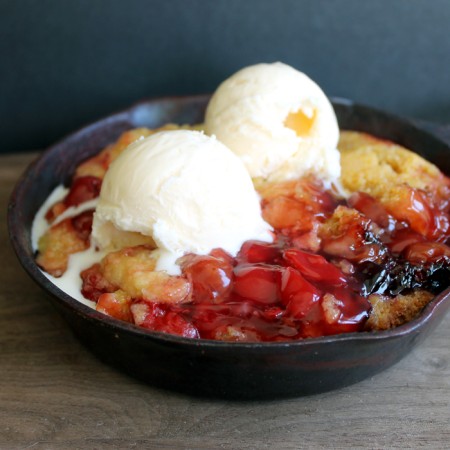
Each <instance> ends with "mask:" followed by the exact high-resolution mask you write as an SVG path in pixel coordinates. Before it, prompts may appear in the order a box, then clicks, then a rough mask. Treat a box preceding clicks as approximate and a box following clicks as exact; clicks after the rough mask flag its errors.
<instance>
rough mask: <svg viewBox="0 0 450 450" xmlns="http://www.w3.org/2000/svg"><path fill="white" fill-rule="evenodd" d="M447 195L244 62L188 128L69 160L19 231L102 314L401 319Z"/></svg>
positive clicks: (302, 325)
mask: <svg viewBox="0 0 450 450" xmlns="http://www.w3.org/2000/svg"><path fill="white" fill-rule="evenodd" d="M199 130H204V133H203V132H201V131H199ZM338 141H339V143H338ZM449 198H450V180H449V179H448V178H447V177H446V176H445V175H443V174H442V173H441V172H440V171H439V169H438V168H437V167H435V166H434V165H433V164H431V163H429V162H427V161H426V160H424V159H423V158H422V157H420V156H419V155H417V154H415V153H413V152H411V151H409V150H407V149H405V148H403V147H401V146H399V145H396V144H394V143H392V142H389V141H385V140H381V139H378V138H376V137H374V136H370V135H368V134H364V133H360V132H354V131H341V132H340V130H339V126H338V122H337V118H336V116H335V114H334V110H333V107H332V105H331V103H330V102H329V100H328V98H327V97H326V96H325V94H324V93H323V92H322V90H321V89H320V88H319V87H318V86H317V85H316V84H315V83H314V82H313V81H312V80H311V79H309V78H308V77H307V76H306V75H304V74H302V73H301V72H298V71H297V70H295V69H293V68H292V67H289V66H286V65H285V64H281V63H274V64H258V65H255V66H250V67H247V68H244V69H242V70H241V71H239V72H237V73H236V74H234V75H233V76H231V77H230V78H229V79H227V80H225V81H224V82H223V83H222V84H221V85H220V86H219V88H218V89H217V90H216V92H215V93H214V94H213V96H212V98H211V100H210V102H209V104H208V106H207V109H206V113H205V123H204V125H198V126H184V127H180V126H177V125H166V126H164V127H163V128H161V129H157V130H149V129H146V128H139V129H134V130H130V131H127V132H126V133H124V134H123V135H122V136H120V137H119V139H118V140H117V141H116V142H114V143H111V145H109V146H108V147H107V148H105V149H104V150H103V151H101V152H100V153H99V154H98V155H97V156H94V157H92V158H91V159H89V160H87V161H85V162H83V163H82V164H80V165H79V167H78V168H77V169H76V172H75V174H74V177H73V179H72V182H71V184H70V186H69V188H68V189H64V188H62V187H59V188H57V190H56V191H55V192H54V193H53V194H52V195H51V196H50V198H49V199H48V200H47V202H46V203H45V204H44V205H43V206H42V208H41V210H40V211H39V213H38V215H37V217H36V220H35V224H34V228H33V242H34V247H35V248H36V250H37V263H38V265H39V266H40V267H41V268H42V269H43V270H44V271H45V272H46V273H47V274H48V276H49V277H50V278H51V280H52V281H53V282H54V283H55V284H57V285H58V286H60V287H61V288H62V289H63V290H65V291H66V292H67V293H69V294H70V295H72V296H73V297H75V298H77V299H79V300H80V301H82V302H84V303H88V304H90V305H91V306H93V307H95V308H96V309H97V310H98V311H101V312H103V313H105V314H108V315H110V316H113V317H115V318H117V319H120V320H124V321H127V322H131V323H134V324H136V325H138V326H140V327H143V328H146V329H148V330H153V331H161V332H165V333H171V334H175V335H180V336H184V337H190V338H203V339H215V340H222V341H243V342H254V341H289V340H298V339H303V338H311V337H318V336H326V335H333V334H340V333H348V332H362V331H371V330H384V329H389V328H392V327H395V326H399V325H401V324H403V323H405V322H408V321H410V320H412V319H414V318H415V317H417V316H418V315H419V314H420V312H421V311H422V310H423V308H424V307H425V306H426V305H427V304H428V303H429V301H430V300H431V299H432V298H433V297H434V296H435V295H436V293H439V292H441V291H442V290H444V289H445V288H446V287H448V286H449V284H450V283H449V277H448V275H449V267H450V248H449V247H448V246H447V243H448V242H449V236H450V229H449V228H450V225H449V211H450V205H449Z"/></svg>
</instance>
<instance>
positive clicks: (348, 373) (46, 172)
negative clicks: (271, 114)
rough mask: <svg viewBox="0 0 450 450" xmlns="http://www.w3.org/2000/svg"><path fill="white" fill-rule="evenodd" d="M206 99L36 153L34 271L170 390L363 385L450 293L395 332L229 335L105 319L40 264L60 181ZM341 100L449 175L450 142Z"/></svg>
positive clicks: (122, 360)
mask: <svg viewBox="0 0 450 450" xmlns="http://www.w3.org/2000/svg"><path fill="white" fill-rule="evenodd" d="M207 100H208V97H207V96H199V97H181V98H168V99H159V100H151V101H145V102H141V103H139V104H137V105H135V106H133V107H131V108H130V109H128V110H126V111H123V112H120V113H118V114H115V115H112V116H110V117H109V118H106V119H103V120H101V121H99V122H97V123H95V124H93V125H90V126H88V127H86V128H83V129H82V130H80V131H78V132H76V133H74V134H72V135H70V136H69V137H67V138H66V139H64V140H62V141H61V142H59V143H57V144H56V145H54V146H53V147H51V148H50V149H48V150H47V151H46V152H45V153H44V154H43V155H42V156H41V157H40V158H39V159H38V160H37V161H35V162H34V163H33V164H32V165H31V166H30V167H29V168H28V170H27V172H26V173H25V174H24V175H23V176H22V178H21V179H20V180H19V182H18V184H17V186H16V189H15V191H14V192H13V194H12V196H11V200H10V204H9V211H8V224H9V231H10V237H11V241H12V244H13V246H14V249H15V251H16V253H17V255H18V257H19V260H20V262H21V263H22V265H23V266H24V268H25V270H26V271H27V272H28V273H29V274H30V275H31V277H32V278H33V279H34V280H35V281H36V282H37V283H38V284H39V285H40V286H41V287H42V288H43V289H44V290H45V291H46V292H47V293H48V294H50V298H51V300H52V302H53V304H54V306H55V307H56V308H57V309H58V310H59V311H60V313H61V314H62V315H63V316H64V318H65V319H66V320H67V322H68V323H69V325H70V326H71V328H72V329H73V331H74V333H75V334H76V335H77V336H78V337H79V339H80V340H81V341H82V342H83V343H84V344H85V345H86V346H87V347H88V348H89V349H90V350H91V351H93V352H94V353H95V354H96V355H97V356H98V357H99V358H100V359H102V360H103V361H105V362H107V363H108V364H111V365H113V366H115V367H117V368H120V369H121V370H124V371H126V372H127V373H129V374H130V375H133V376H135V377H138V378H140V379H142V380H144V381H146V382H149V383H151V384H155V385H158V386H162V387H166V388H170V389H176V390H180V391H184V392H188V393H194V394H198V395H206V396H218V397H228V398H276V397H282V396H298V395H306V394H313V393H318V392H324V391H328V390H331V389H336V388H339V387H342V386H346V385H349V384H352V383H355V382H357V381H360V380H362V379H364V378H366V377H368V376H371V375H373V374H375V373H377V372H379V371H381V370H383V369H385V368H386V367H389V366H390V365H392V364H394V363H395V362H397V361H398V360H399V359H401V358H402V357H403V356H404V355H405V354H406V353H407V352H408V351H409V350H410V349H411V348H412V347H413V346H414V345H416V344H417V343H418V342H419V341H421V340H422V339H423V338H424V337H425V335H426V334H427V333H428V332H429V331H430V330H431V329H432V328H434V327H435V325H436V324H437V323H438V322H439V320H440V319H441V318H442V316H443V314H444V312H445V310H446V309H447V308H448V306H449V305H450V300H449V297H450V294H449V293H448V292H447V291H446V292H444V293H443V294H441V295H439V296H438V297H436V299H434V300H433V301H432V302H431V303H430V304H429V305H428V306H427V308H426V309H425V311H424V312H423V313H422V315H421V316H420V318H418V319H416V320H414V321H412V322H410V323H408V324H406V325H404V326H401V327H398V328H396V329H393V330H390V331H383V332H372V333H353V334H346V335H339V336H331V337H324V338H315V339H307V340H303V341H298V342H293V343H264V344H257V343H253V344H243V343H225V342H215V341H206V340H200V341H198V340H189V339H185V338H180V337H176V336H170V335H165V334H161V333H151V332H147V331H144V330H142V329H139V328H137V327H135V326H134V325H131V324H127V323H124V322H120V321H117V320H115V319H113V318H110V317H106V316H104V315H102V314H100V313H97V312H96V311H93V310H91V309H90V308H88V307H86V306H84V305H82V304H80V303H79V302H77V301H76V300H74V299H72V298H71V297H69V296H68V295H66V294H65V293H63V292H62V291H60V290H59V289H58V288H57V287H56V286H54V285H53V284H52V283H50V282H49V281H48V280H47V279H46V278H45V276H44V275H43V274H42V273H41V272H40V270H39V269H38V268H37V266H36V264H35V262H34V257H33V252H32V249H31V242H30V231H31V223H32V220H33V217H34V214H35V213H36V211H37V209H38V208H39V206H40V205H41V204H42V202H43V201H44V200H45V198H46V197H47V195H48V194H49V192H50V191H51V190H52V189H53V188H54V187H55V186H56V185H57V184H60V183H61V182H68V180H69V179H70V175H71V174H72V173H73V172H74V170H75V168H76V166H77V165H78V164H79V163H80V162H81V161H82V160H84V159H86V158H87V157H89V156H91V155H93V154H95V153H96V152H98V151H99V150H100V149H101V148H102V147H104V146H105V145H107V144H108V143H110V142H111V141H113V140H115V139H116V138H117V137H118V136H119V135H120V134H121V133H122V132H123V131H124V130H126V129H129V128H133V127H139V126H148V127H156V126H159V125H162V124H164V123H167V122H174V123H196V122H201V121H202V119H203V114H204V109H205V106H206V103H207ZM333 105H334V107H335V110H336V114H337V116H338V120H339V124H340V127H341V128H343V129H353V130H357V131H366V132H369V133H371V134H373V135H376V136H378V137H381V138H386V139H391V140H393V141H395V142H397V143H399V144H401V145H404V146H406V147H407V148H410V149H412V150H414V151H416V152H417V153H419V154H421V155H423V156H424V157H426V158H427V159H428V160H430V161H432V162H434V163H435V164H437V165H438V166H439V167H440V168H441V169H442V170H443V171H444V172H446V173H450V158H448V155H449V151H450V148H449V146H448V145H447V144H446V143H445V142H444V141H443V140H440V139H439V138H438V137H436V136H435V135H433V134H432V133H430V132H428V131H426V130H425V129H424V128H423V127H421V126H418V125H416V124H414V123H412V122H409V121H406V120H403V119H401V118H397V117H394V116H392V115H389V114H386V113H383V112H379V111H376V110H374V109H372V108H368V107H364V106H360V105H355V104H353V103H352V102H349V101H347V100H342V99H335V100H334V101H333ZM37 186H38V187H39V188H38V189H37V188H36V187H37Z"/></svg>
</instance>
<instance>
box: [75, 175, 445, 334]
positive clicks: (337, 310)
mask: <svg viewBox="0 0 450 450" xmlns="http://www.w3.org/2000/svg"><path fill="white" fill-rule="evenodd" d="M301 183H303V184H302V186H301V188H302V192H303V195H302V196H300V197H299V196H298V194H297V195H296V196H294V194H292V192H291V191H289V190H286V192H283V193H282V194H281V195H277V196H274V197H273V198H272V199H270V198H269V200H267V199H266V200H264V201H263V203H262V209H263V215H264V217H265V218H266V220H268V221H269V222H270V223H271V224H272V225H273V226H274V228H275V240H274V242H273V243H270V244H268V243H264V242H258V241H247V242H245V243H244V244H243V246H242V247H241V250H240V252H239V253H238V254H237V256H236V257H235V258H232V257H231V256H230V255H228V254H226V253H225V252H224V251H222V250H220V249H216V250H214V251H213V252H211V254H209V255H206V256H199V255H186V256H184V257H183V258H182V259H181V260H180V261H179V263H180V266H181V269H182V276H183V277H184V278H185V279H186V280H188V282H189V283H190V286H191V295H190V297H189V298H188V299H187V301H185V302H183V303H177V304H171V303H154V302H151V301H149V300H148V299H142V298H134V299H133V298H130V297H128V296H126V295H123V293H122V291H117V290H116V289H117V287H115V286H112V285H111V284H109V283H108V282H107V281H106V280H105V279H104V278H103V277H102V275H101V273H100V269H99V265H98V264H97V265H94V266H92V267H91V268H90V269H87V270H86V271H84V272H83V273H82V278H83V290H82V292H83V294H84V295H85V296H86V297H88V298H90V299H92V300H94V301H98V306H97V309H99V310H101V311H103V312H105V313H107V314H110V315H112V316H114V317H117V318H120V319H122V320H127V321H130V322H134V323H135V324H137V325H139V326H142V327H144V328H147V329H150V330H156V331H162V332H167V333H172V334H177V335H181V336H185V337H191V338H204V339H218V340H229V341H287V340H295V339H302V338H307V337H317V336H325V335H331V334H339V333H347V332H356V331H361V330H363V329H364V325H365V322H366V321H367V319H368V317H369V315H370V312H371V304H370V302H369V301H368V296H369V295H370V294H383V295H386V296H390V297H393V296H396V295H397V294H400V293H408V292H411V290H413V289H419V288H420V289H425V290H428V291H431V292H440V291H442V290H443V289H445V288H446V287H448V286H449V284H450V282H449V271H450V248H449V247H448V246H447V245H446V244H447V242H448V239H449V236H450V233H449V217H448V209H449V205H448V201H446V200H445V199H443V198H440V197H436V198H433V197H432V196H430V195H428V194H425V193H424V192H423V191H420V190H415V189H412V188H411V192H410V193H409V194H410V195H408V196H407V197H406V198H407V201H409V203H408V204H405V205H403V206H404V208H403V209H401V210H399V211H390V212H389V211H388V210H387V209H386V208H385V207H384V206H383V205H382V204H381V203H380V202H378V201H377V200H376V199H374V198H373V197H371V196H370V195H368V194H363V193H356V194H354V195H352V196H351V197H350V198H349V199H348V201H347V202H342V201H338V200H336V199H335V198H334V197H333V196H332V195H331V194H330V193H329V192H324V191H323V190H322V191H321V190H320V189H319V188H318V185H317V183H314V182H306V181H301ZM297 187H298V186H297ZM445 192H447V191H445ZM78 220H79V222H80V224H79V228H80V230H81V232H83V231H84V230H85V229H87V228H88V217H86V218H80V219H78ZM85 220H86V222H85ZM85 223H86V227H85V226H84V224H85ZM77 227H78V225H77Z"/></svg>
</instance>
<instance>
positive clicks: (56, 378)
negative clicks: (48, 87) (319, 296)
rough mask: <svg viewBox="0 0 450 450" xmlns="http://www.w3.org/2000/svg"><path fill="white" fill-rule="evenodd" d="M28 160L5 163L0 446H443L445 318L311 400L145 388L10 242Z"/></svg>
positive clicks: (448, 321)
mask: <svg viewBox="0 0 450 450" xmlns="http://www.w3.org/2000/svg"><path fill="white" fill-rule="evenodd" d="M35 156H36V153H34V154H25V155H11V156H1V157H0V203H1V208H0V214H1V220H0V231H1V233H0V239H1V240H0V264H1V270H0V448H1V449H16V448H33V449H47V448H50V449H53V448H57V449H67V448H68V449H71V448H76V449H85V448H86V449H94V448H107V449H115V448H117V449H126V448H160V449H178V448H183V449H184V448H186V449H187V448H190V449H210V448H221V449H266V448H267V449H273V448H275V449H277V448H287V449H295V448H314V449H317V448H342V449H347V448H433V449H435V448H450V364H449V361H450V314H448V315H447V316H446V317H444V319H443V321H442V322H441V324H440V326H439V327H438V328H437V329H436V330H435V331H434V332H433V333H432V334H431V335H430V336H429V337H428V338H427V340H426V341H425V342H424V343H423V344H422V345H420V347H418V348H416V349H415V350H413V351H412V353H410V354H409V355H408V356H407V357H405V358H404V359H403V360H402V361H401V362H400V363H398V364H397V365H396V366H394V367H392V368H391V369H389V370H387V371H385V372H383V373H381V374H379V375H377V376H375V377H373V378H370V379H367V380H365V381H363V382H361V383H359V384H357V385H354V386H350V387H348V388H345V389H342V390H339V391H334V392H329V393H326V394H321V395H316V396H312V397H303V398H294V399H289V400H280V401H270V402H259V401H258V402H231V401H220V400H205V399H198V398H192V397H189V396H184V395H181V394H178V393H173V392H170V391H164V390H160V389H156V388H154V387H152V386H148V385H145V384H143V383H141V382H139V381H136V380H134V379H132V378H129V377H128V376H126V375H124V374H122V373H120V372H118V371H116V370H114V369H112V368H110V367H108V366H106V365H104V364H103V363H101V362H99V361H98V360H97V359H96V358H95V357H94V356H93V355H91V353H90V352H89V350H88V349H86V348H84V347H83V346H82V345H81V344H80V343H79V342H78V341H77V340H76V339H75V338H74V336H73V335H72V333H71V331H70V330H69V328H68V327H67V326H66V324H65V323H64V322H63V320H62V319H61V318H60V317H59V315H58V314H57V313H56V311H55V310H54V309H53V308H52V307H51V305H50V303H49V302H48V300H47V298H46V296H45V295H44V294H43V293H42V292H41V291H40V289H39V288H38V287H37V286H36V285H35V284H34V283H33V282H32V281H31V280H30V279H29V278H28V276H27V275H26V274H25V272H24V271H23V270H22V268H21V267H20V265H19V263H18V262H17V260H16V257H15V255H14V254H13V251H12V249H11V247H10V245H9V242H8V236H7V230H6V205H7V202H8V197H9V195H10V192H11V190H12V188H13V185H14V184H15V182H16V180H17V178H18V176H19V174H20V173H21V172H22V171H23V170H24V168H25V167H26V165H27V164H28V163H29V162H30V161H31V160H32V159H33V158H34V157H35Z"/></svg>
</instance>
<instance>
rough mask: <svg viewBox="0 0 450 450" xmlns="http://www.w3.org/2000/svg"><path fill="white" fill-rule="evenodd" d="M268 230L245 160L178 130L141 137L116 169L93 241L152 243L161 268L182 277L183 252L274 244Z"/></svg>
mask: <svg viewBox="0 0 450 450" xmlns="http://www.w3.org/2000/svg"><path fill="white" fill-rule="evenodd" d="M270 230H271V227H270V225H269V224H267V223H266V222H265V221H264V220H263V219H262V217H261V208H260V203H259V198H258V194H257V193H256V191H255V190H254V187H253V184H252V180H251V178H250V176H249V174H248V172H247V171H246V169H245V167H244V165H243V164H242V162H241V161H240V160H239V158H238V157H236V155H234V154H233V153H232V152H231V151H230V150H229V149H228V148H227V147H226V146H225V145H223V144H222V143H220V142H219V141H218V140H217V139H215V138H214V137H209V136H206V135H204V134H203V133H200V132H197V131H187V130H179V131H167V132H160V133H157V134H154V135H152V136H150V137H147V138H145V139H141V140H139V141H137V142H135V143H133V144H131V145H130V146H129V147H127V148H126V149H125V150H124V151H123V153H122V154H121V155H120V156H119V157H118V158H117V159H116V160H115V161H114V162H113V163H112V164H111V166H110V167H109V169H108V171H107V173H106V175H105V178H104V180H103V184H102V189H101V192H100V199H99V202H98V205H97V208H96V211H95V214H94V223H93V231H92V238H93V242H94V243H95V244H96V245H97V246H99V247H100V248H101V249H117V248H122V247H125V246H128V245H136V244H140V243H153V244H154V245H155V246H156V247H157V248H158V249H159V250H158V251H159V252H160V256H159V259H158V264H157V270H166V271H168V272H169V273H171V274H177V273H179V267H178V266H177V265H176V263H175V261H176V259H177V258H178V257H180V256H182V255H183V254H185V253H190V252H192V253H196V254H208V253H209V252H210V251H211V250H212V249H214V248H218V247H220V248H222V249H224V250H225V251H227V252H229V253H230V254H232V255H235V254H236V253H237V252H238V250H239V249H240V247H241V245H242V244H243V242H244V241H246V240H249V239H259V240H264V241H272V235H271V233H270Z"/></svg>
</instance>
